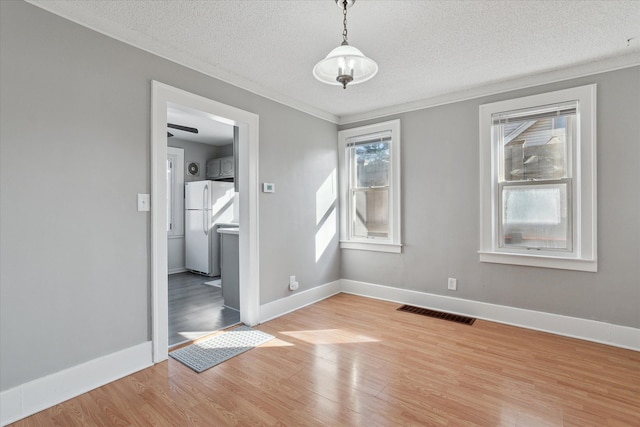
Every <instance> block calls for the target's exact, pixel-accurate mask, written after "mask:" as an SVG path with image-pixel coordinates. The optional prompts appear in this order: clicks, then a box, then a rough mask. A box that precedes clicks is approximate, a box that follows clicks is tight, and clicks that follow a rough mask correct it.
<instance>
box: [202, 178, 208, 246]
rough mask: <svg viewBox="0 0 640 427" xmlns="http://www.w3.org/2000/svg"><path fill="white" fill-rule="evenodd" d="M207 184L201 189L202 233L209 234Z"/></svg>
mask: <svg viewBox="0 0 640 427" xmlns="http://www.w3.org/2000/svg"><path fill="white" fill-rule="evenodd" d="M208 199H209V186H205V187H204V190H202V231H204V235H205V236H208V235H209V205H208V203H207V202H208V201H209V200H208Z"/></svg>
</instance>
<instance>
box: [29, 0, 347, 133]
mask: <svg viewBox="0 0 640 427" xmlns="http://www.w3.org/2000/svg"><path fill="white" fill-rule="evenodd" d="M24 1H26V2H27V3H30V4H32V5H33V6H36V7H38V8H40V9H44V10H46V11H47V12H51V13H53V14H54V15H57V16H60V17H62V18H64V19H66V20H69V21H71V22H74V23H76V24H78V25H81V26H83V27H86V28H88V29H90V30H92V31H95V32H98V33H100V34H102V35H105V36H107V37H109V38H112V39H114V40H118V41H120V42H122V43H125V44H127V45H129V46H133V47H136V48H138V49H140V50H143V51H145V52H148V53H151V54H153V55H155V56H159V57H160V58H163V59H166V60H167V61H171V62H174V63H176V64H178V65H182V66H184V67H187V68H190V69H192V70H194V71H197V72H199V73H202V74H205V75H207V76H209V77H213V78H214V79H217V80H220V81H222V82H224V83H227V84H230V85H232V86H235V87H237V88H239V89H242V90H246V91H247V92H251V93H253V94H255V95H258V96H260V97H262V98H266V99H269V100H271V101H274V102H277V103H279V104H282V105H285V106H287V107H290V108H293V109H295V110H298V111H302V112H303V113H306V114H309V115H311V116H314V117H317V118H319V119H322V120H326V121H328V122H330V123H334V124H338V121H339V117H338V116H336V115H335V114H331V113H329V112H327V111H324V110H322V109H320V108H316V107H314V106H312V105H310V104H307V103H305V102H301V101H298V100H295V99H292V98H290V97H288V96H285V95H282V94H280V93H277V92H274V91H271V90H269V89H267V88H265V87H263V86H261V85H260V84H257V83H255V82H253V81H251V80H248V79H245V78H243V77H241V76H239V75H237V74H234V73H231V72H228V71H225V70H222V69H220V68H219V67H216V66H215V65H212V64H210V63H208V62H206V61H201V60H199V59H198V58H196V57H194V56H191V55H189V54H188V53H186V52H182V51H179V50H177V49H174V48H171V47H169V46H158V43H157V42H156V41H154V40H152V39H149V38H147V37H146V36H145V35H143V34H140V33H138V32H136V31H131V30H129V29H127V28H122V27H120V26H117V25H115V24H114V23H113V22H111V21H108V20H104V19H101V18H98V17H96V16H93V15H90V14H86V15H84V16H82V17H81V18H78V17H77V16H75V13H71V11H76V8H75V7H72V3H73V2H69V5H68V6H67V4H66V3H65V2H60V1H57V2H48V1H38V0H24Z"/></svg>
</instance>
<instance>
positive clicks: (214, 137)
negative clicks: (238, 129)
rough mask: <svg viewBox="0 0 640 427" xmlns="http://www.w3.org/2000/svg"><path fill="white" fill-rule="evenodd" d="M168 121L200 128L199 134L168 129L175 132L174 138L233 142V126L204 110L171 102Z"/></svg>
mask: <svg viewBox="0 0 640 427" xmlns="http://www.w3.org/2000/svg"><path fill="white" fill-rule="evenodd" d="M167 123H172V124H175V125H179V126H186V127H191V128H196V129H198V133H197V134H194V133H192V132H187V131H183V130H179V129H173V128H170V129H167V131H168V132H171V134H173V137H172V138H179V139H184V140H187V141H193V142H198V143H201V144H209V145H218V146H220V145H227V144H232V143H233V126H231V125H229V124H226V123H222V122H219V121H217V120H215V119H214V118H213V117H212V116H211V115H210V114H207V113H205V112H203V111H197V110H193V109H191V108H187V107H185V106H183V105H178V104H174V103H172V102H169V103H168V105H167ZM170 145H171V144H170Z"/></svg>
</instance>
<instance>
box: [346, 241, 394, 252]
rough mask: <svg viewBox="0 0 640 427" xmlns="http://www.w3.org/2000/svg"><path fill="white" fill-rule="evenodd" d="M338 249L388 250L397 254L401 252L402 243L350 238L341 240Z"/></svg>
mask: <svg viewBox="0 0 640 427" xmlns="http://www.w3.org/2000/svg"><path fill="white" fill-rule="evenodd" d="M340 249H355V250H360V251H375V252H389V253H394V254H399V253H401V252H402V244H400V243H381V242H354V241H350V240H341V241H340Z"/></svg>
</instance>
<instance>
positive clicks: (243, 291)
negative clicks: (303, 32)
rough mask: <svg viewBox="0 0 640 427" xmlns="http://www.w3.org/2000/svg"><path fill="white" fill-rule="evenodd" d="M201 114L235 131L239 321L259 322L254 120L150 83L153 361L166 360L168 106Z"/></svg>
mask: <svg viewBox="0 0 640 427" xmlns="http://www.w3.org/2000/svg"><path fill="white" fill-rule="evenodd" d="M169 103H173V104H177V105H181V106H184V107H185V108H189V109H192V110H196V111H200V112H202V113H203V114H205V115H207V117H208V118H209V119H211V120H213V121H216V122H219V123H222V124H226V125H230V126H235V127H236V128H237V133H238V136H237V141H238V142H237V148H238V150H237V174H236V176H237V185H238V190H239V199H240V200H239V206H240V210H239V223H240V224H241V227H240V230H239V266H240V268H239V294H240V295H239V296H240V313H241V314H240V321H241V322H243V323H245V324H247V325H250V326H252V325H255V324H257V323H258V318H259V317H258V315H259V312H258V311H259V289H260V287H259V274H258V273H259V272H258V255H259V249H258V248H259V246H258V116H257V115H256V114H253V113H250V112H247V111H244V110H240V109H237V108H235V107H231V106H229V105H225V104H221V103H219V102H216V101H213V100H211V99H207V98H204V97H201V96H199V95H195V94H192V93H189V92H185V91H183V90H180V89H177V88H174V87H171V86H168V85H165V84H163V83H160V82H156V81H153V82H152V99H151V104H152V105H151V109H152V114H151V128H152V129H151V229H152V230H151V254H152V256H151V296H152V306H151V312H152V313H151V320H152V323H151V334H152V342H153V361H154V362H155V363H157V362H160V361H163V360H165V359H167V357H168V345H169V344H168V279H167V277H168V265H167V264H168V262H167V257H168V249H167V216H168V213H167V176H166V161H167V105H168V104H169Z"/></svg>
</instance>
